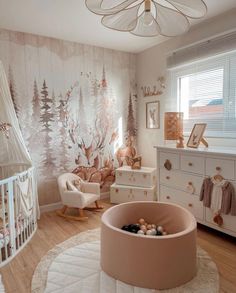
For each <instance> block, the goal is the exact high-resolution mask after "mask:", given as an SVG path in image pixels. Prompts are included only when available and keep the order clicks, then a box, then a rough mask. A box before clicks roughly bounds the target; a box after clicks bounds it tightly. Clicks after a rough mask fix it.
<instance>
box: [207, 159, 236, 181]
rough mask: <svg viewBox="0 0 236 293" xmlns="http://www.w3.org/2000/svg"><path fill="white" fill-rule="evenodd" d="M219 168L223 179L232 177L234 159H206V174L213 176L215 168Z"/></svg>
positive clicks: (233, 175)
mask: <svg viewBox="0 0 236 293" xmlns="http://www.w3.org/2000/svg"><path fill="white" fill-rule="evenodd" d="M218 168H219V169H220V174H221V175H222V176H223V177H224V178H225V179H234V178H235V174H234V172H235V171H234V161H233V160H225V159H213V158H207V159H206V175H209V176H213V175H215V174H216V173H217V169H218Z"/></svg>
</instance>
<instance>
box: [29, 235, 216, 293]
mask: <svg viewBox="0 0 236 293" xmlns="http://www.w3.org/2000/svg"><path fill="white" fill-rule="evenodd" d="M99 239H100V229H96V230H89V231H86V232H82V233H80V234H78V235H76V236H74V237H72V238H70V239H68V240H66V241H65V242H63V243H61V244H59V245H57V246H56V247H55V248H53V249H52V250H50V251H49V252H48V253H47V254H46V255H45V256H44V257H43V258H42V260H41V261H40V263H39V264H38V266H37V267H36V270H35V272H34V275H33V279H32V293H42V292H47V293H62V292H66V293H100V292H101V293H124V292H125V293H154V292H156V293H158V292H160V293H187V292H188V293H189V292H196V293H217V292H219V274H218V270H217V267H216V265H215V263H214V262H213V261H212V260H211V258H210V257H209V255H208V254H207V253H206V252H205V251H204V250H203V249H201V248H199V247H198V251H197V259H198V272H197V276H196V277H195V278H194V279H193V280H191V281H190V282H188V283H186V284H184V285H183V286H180V287H177V288H174V289H169V290H150V289H144V288H137V287H134V286H131V285H128V284H125V283H123V282H121V281H119V280H115V279H113V278H111V277H110V276H108V275H107V274H106V273H104V272H103V271H102V270H101V267H100V241H99ZM180 269H181V268H180Z"/></svg>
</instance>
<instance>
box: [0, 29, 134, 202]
mask: <svg viewBox="0 0 236 293" xmlns="http://www.w3.org/2000/svg"><path fill="white" fill-rule="evenodd" d="M0 59H1V60H2V62H3V65H4V68H5V71H6V73H7V74H8V79H9V86H10V91H11V95H12V100H13V104H14V107H15V110H16V113H17V117H18V119H19V122H20V126H21V129H22V133H23V137H24V139H25V142H26V144H27V147H28V149H29V152H30V154H31V157H32V159H33V163H34V165H35V166H36V168H37V172H38V182H39V199H40V204H50V203H53V202H57V201H59V200H60V197H59V194H58V192H57V184H56V177H57V176H58V175H59V174H61V173H63V172H67V171H69V172H71V171H72V170H74V171H75V172H76V173H77V174H79V175H80V176H81V177H83V178H84V179H86V180H90V181H97V182H100V183H101V191H102V192H106V191H108V190H109V186H110V184H111V183H112V182H113V181H114V168H115V167H117V166H118V162H117V159H116V157H115V152H116V150H117V149H118V148H119V147H121V146H122V145H124V144H125V139H127V138H129V139H132V141H133V143H134V144H135V137H136V135H137V127H136V102H137V95H136V83H135V55H133V54H129V53H124V52H118V51H114V50H109V49H103V48H98V47H94V46H89V45H82V44H78V43H73V42H67V41H62V40H57V39H52V38H47V37H41V36H36V35H31V34H25V33H19V32H12V31H7V30H2V29H0Z"/></svg>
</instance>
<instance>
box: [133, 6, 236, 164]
mask: <svg viewBox="0 0 236 293" xmlns="http://www.w3.org/2000/svg"><path fill="white" fill-rule="evenodd" d="M234 28H236V9H233V10H231V11H230V12H228V13H226V14H223V15H220V16H218V17H215V18H212V19H210V20H208V21H206V22H204V23H202V24H200V25H197V26H195V27H193V28H192V29H191V30H190V31H189V33H187V34H185V35H183V36H180V37H176V38H172V39H170V40H168V41H166V42H164V43H162V44H159V45H157V46H155V47H152V48H151V49H148V50H146V51H144V52H142V53H140V54H138V56H137V83H138V91H139V92H138V97H139V100H138V130H139V133H138V150H139V153H140V154H141V155H142V156H143V165H144V166H155V164H156V160H155V158H156V156H155V150H154V148H153V146H154V145H158V144H160V143H162V142H163V124H164V123H163V114H164V112H165V101H166V99H167V90H168V89H167V90H166V91H165V92H164V93H163V94H162V95H161V96H154V97H146V98H144V97H143V94H142V91H141V86H148V85H149V86H153V85H155V84H157V82H156V81H157V78H158V77H160V76H167V69H166V55H167V53H168V52H171V51H173V50H175V49H177V48H181V47H184V46H187V45H190V44H192V43H195V42H198V41H200V40H203V39H205V38H209V37H212V36H214V35H217V34H220V33H223V32H225V31H229V30H232V29H234ZM166 86H167V88H168V86H169V85H168V84H166ZM155 100H160V108H161V110H160V111H161V118H160V121H161V128H160V129H146V120H145V119H146V102H150V101H155ZM208 141H209V142H210V145H230V146H232V145H234V146H236V140H233V139H228V140H225V139H224V140H222V139H209V140H208Z"/></svg>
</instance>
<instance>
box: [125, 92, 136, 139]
mask: <svg viewBox="0 0 236 293" xmlns="http://www.w3.org/2000/svg"><path fill="white" fill-rule="evenodd" d="M126 132H127V136H128V137H130V136H133V137H135V136H136V135H137V128H136V122H135V118H134V107H133V102H132V97H131V94H130V96H129V105H128V117H127V127H126Z"/></svg>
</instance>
